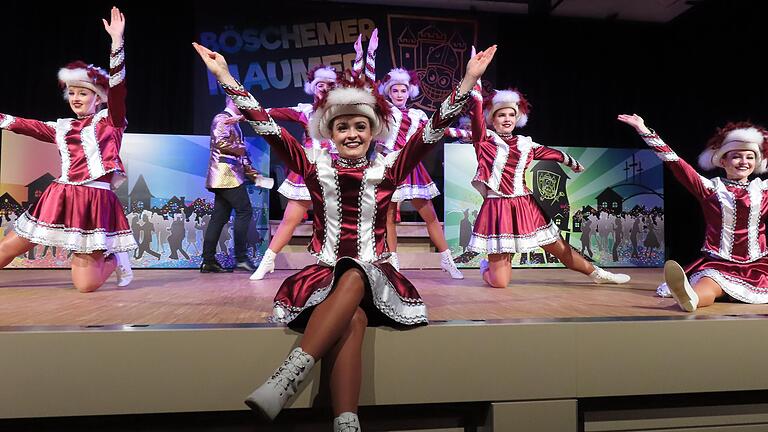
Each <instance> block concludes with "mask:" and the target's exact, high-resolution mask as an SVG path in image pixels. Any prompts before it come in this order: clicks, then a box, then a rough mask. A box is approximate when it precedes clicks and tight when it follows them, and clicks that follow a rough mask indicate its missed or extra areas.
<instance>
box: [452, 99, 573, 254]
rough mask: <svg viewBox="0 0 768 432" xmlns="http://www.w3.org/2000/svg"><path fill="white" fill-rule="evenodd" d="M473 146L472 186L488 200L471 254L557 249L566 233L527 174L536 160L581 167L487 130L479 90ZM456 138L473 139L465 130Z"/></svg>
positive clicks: (548, 150)
mask: <svg viewBox="0 0 768 432" xmlns="http://www.w3.org/2000/svg"><path fill="white" fill-rule="evenodd" d="M472 98H473V100H474V101H473V104H472V108H471V110H470V117H471V119H472V133H471V137H472V145H473V146H474V147H475V154H476V156H477V172H476V173H475V177H474V179H473V180H472V186H474V187H475V189H477V190H478V192H480V195H482V196H483V199H484V200H483V204H482V206H481V207H480V212H479V213H478V215H477V219H476V220H475V226H474V228H473V229H472V237H471V238H470V241H469V245H468V246H467V248H468V249H469V250H471V251H474V252H480V253H486V254H502V253H523V252H530V251H532V250H534V249H536V248H538V247H540V246H544V245H547V244H550V243H554V242H555V241H557V239H558V238H560V230H559V229H558V228H557V226H556V225H555V224H554V222H552V221H551V220H549V219H548V218H547V216H546V215H545V214H544V211H543V210H542V209H541V207H539V205H538V203H537V202H536V201H535V200H534V198H533V196H532V195H531V190H530V189H529V188H528V186H527V185H526V183H525V172H526V170H527V169H528V166H529V165H530V164H531V162H532V161H534V160H554V161H557V162H560V163H562V164H564V165H567V166H568V167H570V168H572V169H580V168H581V166H580V165H579V163H578V162H577V161H576V160H575V159H574V158H573V157H571V156H569V155H568V154H566V153H564V152H561V151H559V150H555V149H552V148H549V147H545V146H543V145H540V144H537V143H535V142H533V141H532V140H531V138H529V137H527V136H523V135H511V136H509V137H501V136H499V135H498V134H497V133H496V132H494V131H492V130H489V129H487V128H486V118H485V116H484V115H483V108H482V106H483V98H482V95H481V94H480V91H479V88H478V87H475V89H474V90H473V91H472ZM448 134H449V135H450V136H454V137H459V138H461V137H467V136H468V135H469V133H467V132H466V131H463V130H461V129H450V130H449V131H448Z"/></svg>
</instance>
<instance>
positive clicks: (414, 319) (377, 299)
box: [271, 257, 428, 325]
mask: <svg viewBox="0 0 768 432" xmlns="http://www.w3.org/2000/svg"><path fill="white" fill-rule="evenodd" d="M342 260H352V261H354V262H355V264H356V266H357V267H359V268H361V269H362V270H363V272H365V275H366V277H367V278H368V283H369V284H370V287H371V294H372V298H373V304H374V305H375V306H376V308H377V309H378V310H380V311H381V312H382V313H384V315H386V316H387V317H389V318H390V319H392V320H394V321H395V322H398V323H400V324H406V325H414V324H425V323H427V322H428V318H427V307H426V305H425V304H424V302H423V301H422V300H418V299H406V298H403V297H401V296H400V295H399V294H398V293H397V290H395V287H394V286H393V285H392V282H390V281H389V279H388V278H387V276H386V274H384V272H382V271H381V270H380V269H379V268H378V267H376V266H375V265H374V264H371V263H366V262H362V261H360V260H357V259H354V258H349V257H344V258H341V259H340V260H339V261H338V262H336V263H335V265H337V266H338V264H339V263H340V262H341V261H342ZM339 276H340V275H337V274H334V277H333V280H332V281H331V283H330V285H328V286H327V287H324V288H320V289H318V290H316V291H315V292H313V293H312V294H311V295H310V297H309V299H308V300H307V304H306V305H304V307H291V306H288V305H286V304H283V303H281V302H275V304H274V308H273V316H272V318H271V321H273V322H281V323H290V322H291V321H293V320H294V319H296V317H297V316H299V314H300V313H301V312H302V311H304V310H305V309H307V308H310V307H312V306H316V305H318V304H320V303H321V302H322V301H323V300H325V299H326V297H328V294H329V293H330V292H331V288H332V287H333V285H334V283H335V282H336V278H337V277H339Z"/></svg>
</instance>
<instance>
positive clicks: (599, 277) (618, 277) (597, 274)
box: [589, 266, 631, 284]
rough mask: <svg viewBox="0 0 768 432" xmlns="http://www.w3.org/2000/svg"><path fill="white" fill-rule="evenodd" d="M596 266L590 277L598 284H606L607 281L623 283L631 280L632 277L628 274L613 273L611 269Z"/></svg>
mask: <svg viewBox="0 0 768 432" xmlns="http://www.w3.org/2000/svg"><path fill="white" fill-rule="evenodd" d="M594 267H595V271H593V272H592V273H590V274H589V277H590V278H591V279H592V281H593V282H595V283H596V284H605V283H613V284H623V283H627V282H629V280H630V279H631V278H630V277H629V275H626V274H624V273H611V272H609V271H606V270H603V269H601V268H600V267H598V266H594Z"/></svg>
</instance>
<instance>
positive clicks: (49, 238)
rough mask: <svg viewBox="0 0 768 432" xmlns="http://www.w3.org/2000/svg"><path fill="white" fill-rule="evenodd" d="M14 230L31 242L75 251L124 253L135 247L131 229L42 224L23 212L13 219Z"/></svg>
mask: <svg viewBox="0 0 768 432" xmlns="http://www.w3.org/2000/svg"><path fill="white" fill-rule="evenodd" d="M14 232H15V233H16V234H17V235H18V236H20V237H23V238H25V239H27V240H29V241H31V242H32V243H37V244H41V245H45V246H56V247H60V248H63V249H67V250H71V251H74V252H77V253H91V252H95V251H100V250H103V251H107V253H108V254H111V253H114V252H127V251H131V250H134V249H136V248H138V245H137V244H136V240H135V239H134V237H133V233H132V232H131V230H125V231H119V232H110V233H108V232H106V231H105V230H103V229H95V230H83V229H79V228H72V227H65V226H64V225H59V224H56V225H54V224H45V223H42V222H39V221H37V220H35V218H34V217H32V216H31V215H30V214H29V213H28V212H25V213H24V214H22V215H21V216H19V218H18V219H17V220H16V223H15V225H14Z"/></svg>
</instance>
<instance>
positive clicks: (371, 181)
mask: <svg viewBox="0 0 768 432" xmlns="http://www.w3.org/2000/svg"><path fill="white" fill-rule="evenodd" d="M376 162H378V163H376ZM376 162H375V163H374V164H373V165H372V166H370V167H369V168H367V169H365V171H364V173H363V179H362V184H361V185H360V194H359V196H358V207H359V208H360V213H359V215H358V218H357V256H358V258H359V259H360V260H362V261H365V262H373V261H376V260H377V259H378V257H377V256H376V239H375V235H374V227H375V224H376V190H377V187H378V185H379V184H380V183H381V181H382V180H383V179H384V169H385V167H384V164H382V163H381V162H380V161H379V160H377V161H376Z"/></svg>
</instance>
